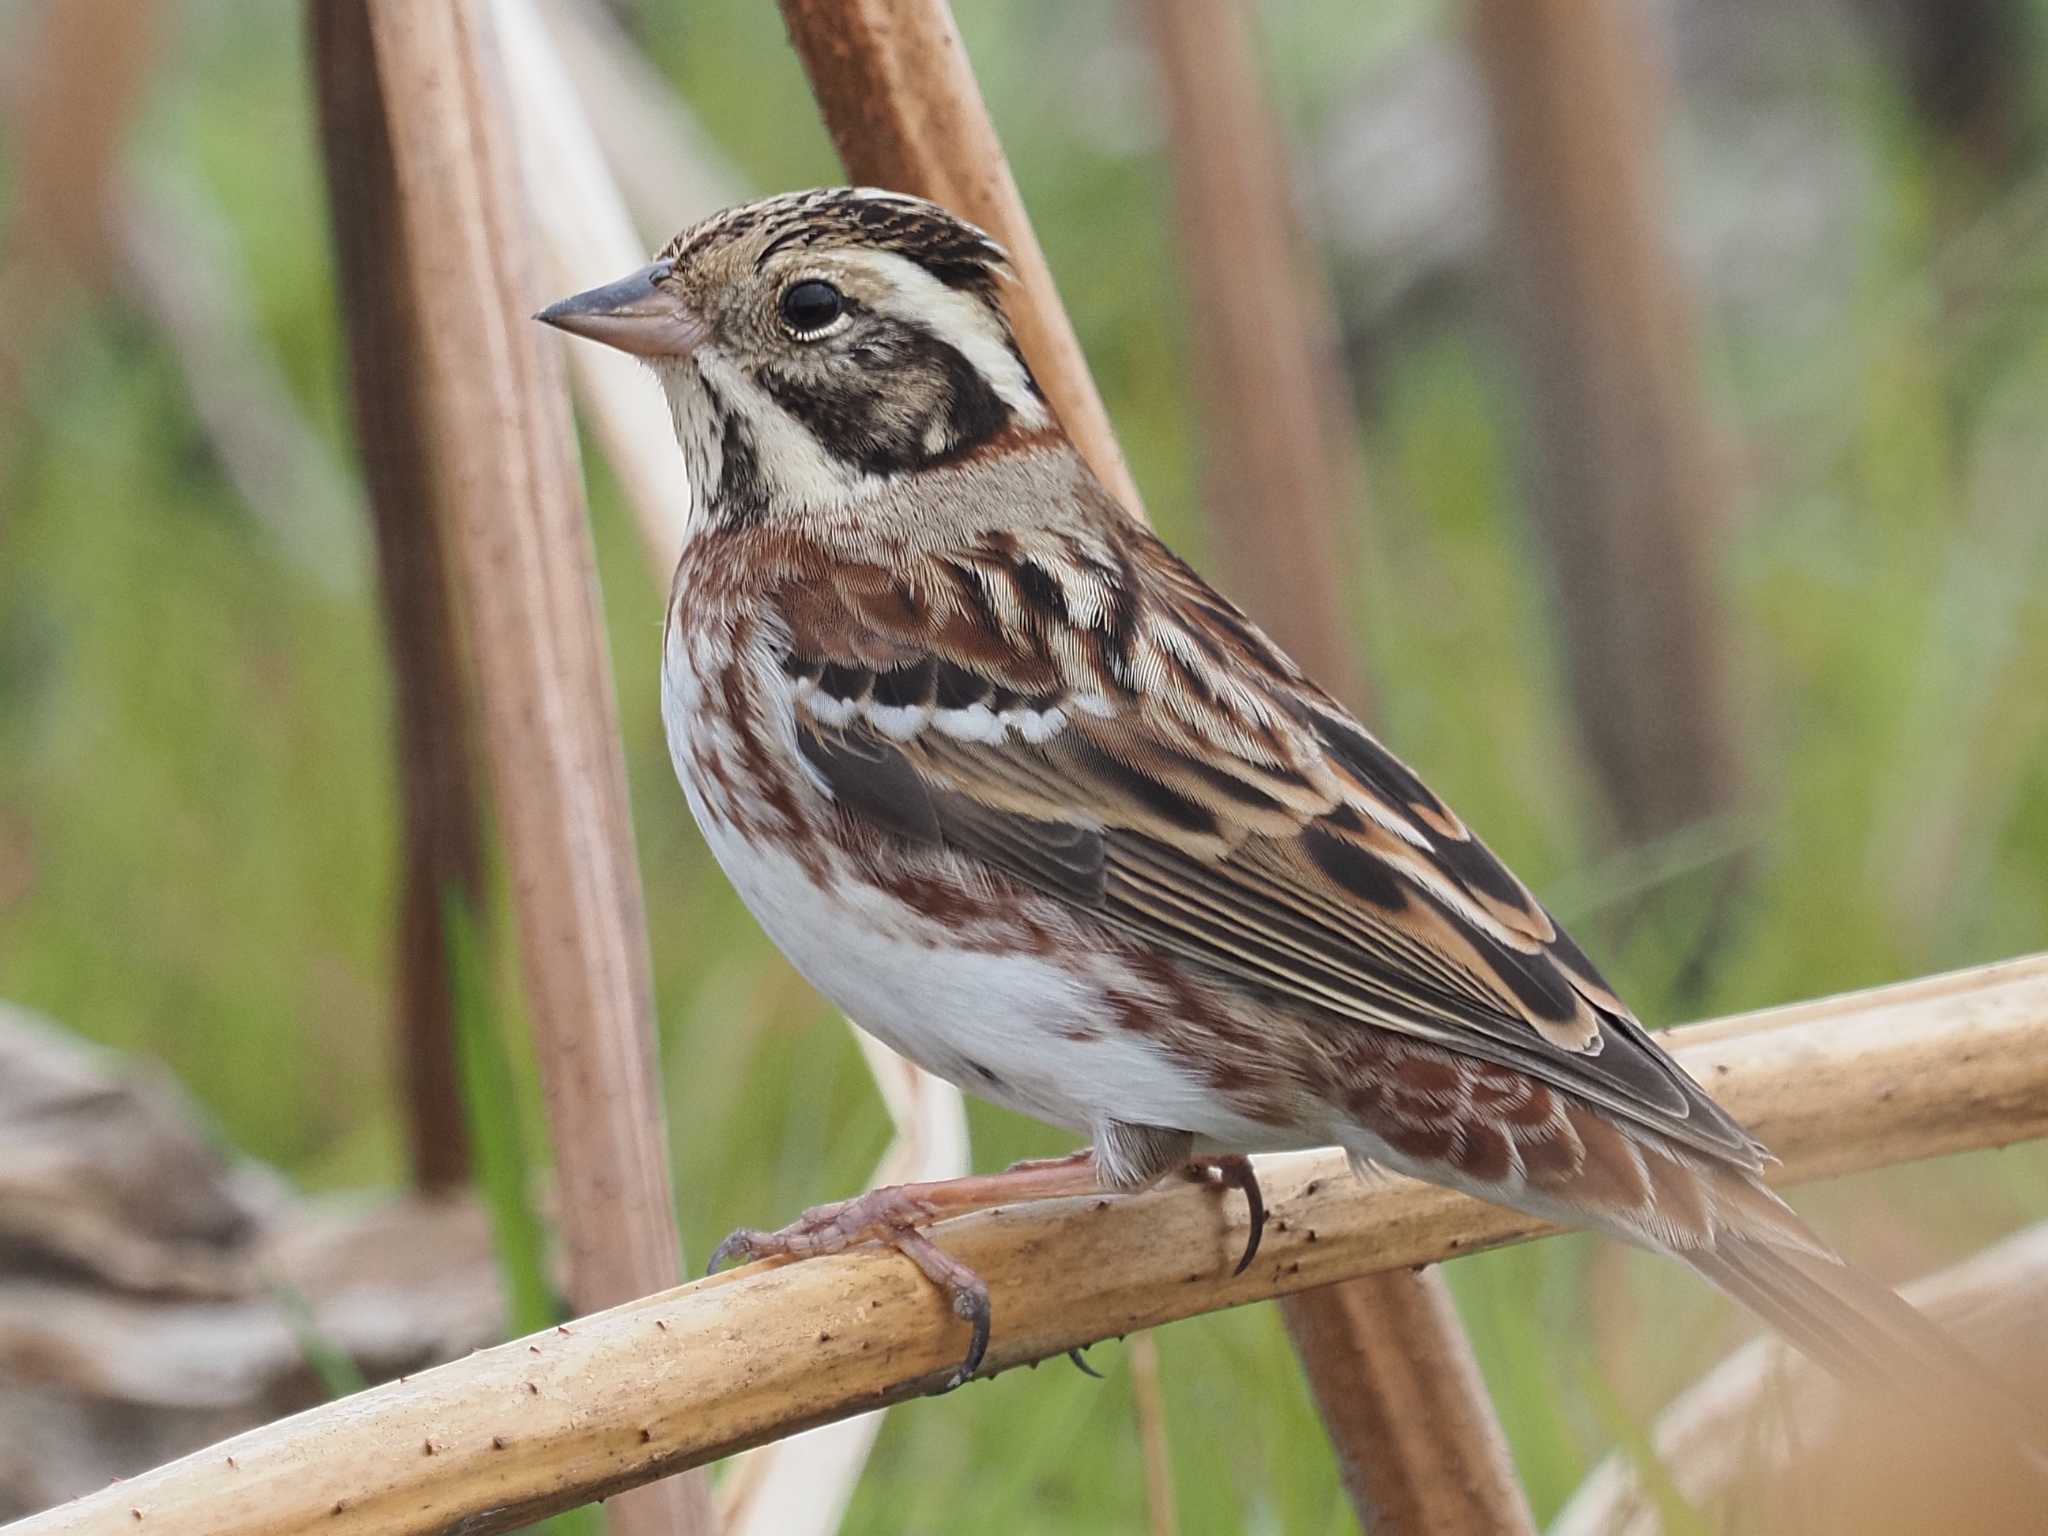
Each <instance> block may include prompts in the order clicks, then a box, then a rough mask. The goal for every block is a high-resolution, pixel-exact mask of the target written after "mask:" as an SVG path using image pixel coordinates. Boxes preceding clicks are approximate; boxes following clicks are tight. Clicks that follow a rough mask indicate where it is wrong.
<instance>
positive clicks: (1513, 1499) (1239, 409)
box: [1145, 0, 1534, 1536]
mask: <svg viewBox="0 0 2048 1536" xmlns="http://www.w3.org/2000/svg"><path fill="white" fill-rule="evenodd" d="M1145 10H1146V15H1147V19H1148V21H1149V23H1150V25H1151V31H1152V37H1153V41H1154V50H1155V52H1156V54H1157V56H1158V60H1159V70H1160V77H1161V80H1162V82H1163V84H1164V87H1165V99H1166V109H1167V124H1168V129H1169V133H1168V137H1169V140H1170V142H1171V146H1172V148H1171V158H1172V162H1173V167H1174V183H1175V187H1176V190H1177V194H1178V203H1179V208H1180V223H1181V232H1182V233H1181V240H1180V242H1179V249H1180V251H1181V253H1182V260H1183V262H1184V263H1185V264H1186V267H1187V272H1188V278H1189V285H1190V287H1191V288H1192V290H1193V299H1194V303H1193V304H1192V305H1191V306H1190V314H1191V316H1192V317H1193V318H1192V319H1191V321H1190V330H1191V333H1192V337H1193V341H1194V345H1195V354H1196V358H1197V362H1198V368H1197V376H1198V378H1199V380H1200V382H1201V386H1202V388H1201V397H1202V413H1203V432H1202V441H1203V444H1204V447H1205V453H1206V465H1207V470H1208V485H1207V487H1206V493H1207V494H1206V500H1207V502H1208V506H1209V520H1210V524H1211V526H1212V527H1213V528H1214V529H1215V532H1216V539H1217V543H1218V545H1219V547H1220V554H1221V558H1222V570H1223V573H1224V575H1225V576H1226V577H1227V578H1228V579H1229V581H1230V584H1231V586H1232V589H1233V591H1234V592H1235V593H1236V595H1237V596H1238V597H1239V599H1240V600H1241V601H1243V602H1244V604H1245V605H1246V607H1247V609H1248V610H1249V611H1250V613H1251V614H1252V616H1253V617H1254V618H1256V619H1258V620H1259V622H1260V623H1261V624H1263V625H1265V626H1266V627H1267V629H1268V630H1270V631H1271V632H1272V633H1273V634H1274V635H1276V636H1277V637H1278V638H1279V639H1280V641H1281V642H1282V643H1283V644H1284V645H1286V646H1287V648H1288V649H1289V650H1290V651H1292V652H1293V653H1294V656H1295V658H1296V659H1297V660H1298V661H1300V662H1301V663H1302V664H1303V665H1304V666H1306V667H1307V668H1308V669H1309V671H1310V672H1311V673H1312V674H1313V675H1314V676H1315V677H1316V679H1317V680H1318V681H1320V682H1321V683H1322V684H1323V685H1324V686H1325V687H1328V688H1331V689H1334V690H1336V691H1337V692H1338V693H1339V695H1340V696H1343V697H1348V698H1349V699H1350V701H1351V702H1352V703H1353V704H1355V705H1358V706H1360V707H1363V704H1364V702H1365V701H1364V699H1363V698H1362V696H1361V695H1362V693H1363V689H1362V688H1361V686H1360V682H1361V679H1362V677H1363V675H1364V672H1365V668H1364V667H1363V666H1362V665H1360V663H1359V660H1358V652H1357V649H1356V644H1355V641H1354V637H1353V636H1352V635H1351V633H1350V629H1349V626H1348V625H1347V624H1346V623H1345V621H1344V612H1345V603H1344V595H1343V594H1344V577H1343V572H1344V570H1345V567H1346V565H1347V563H1348V562H1346V561H1344V560H1342V559H1341V558H1340V557H1339V551H1340V549H1341V548H1342V546H1343V544H1344V543H1345V542H1346V541H1345V539H1344V537H1343V529H1344V526H1345V523H1346V520H1347V517H1349V516H1352V515H1354V514H1353V511H1352V509H1354V508H1357V507H1361V506H1362V504H1363V495H1362V488H1363V477H1362V475H1361V474H1360V471H1359V465H1358V463H1357V461H1356V456H1355V450H1354V449H1353V447H1352V440H1351V434H1352V431H1353V430H1354V429H1353V427H1352V424H1351V419H1350V411H1349V409H1348V407H1347V403H1346V402H1347V392H1346V389H1345V385H1344V379H1343V376H1342V374H1341V372H1340V371H1339V370H1338V368H1337V367H1336V365H1335V324H1334V321H1333V319H1332V311H1333V308H1334V305H1333V303H1332V301H1331V299H1330V297H1329V294H1328V292H1327V291H1326V289H1325V286H1324V283H1323V279H1322V275H1321V273H1320V272H1319V271H1317V270H1316V268H1315V266H1314V264H1313V263H1312V262H1311V261H1310V260H1309V259H1308V256H1307V252H1306V251H1305V249H1304V246H1305V244H1306V242H1305V240H1304V239H1303V237H1302V234H1301V232H1300V230H1299V228H1298V225H1297V220H1296V217H1295V211H1294V207H1293V203H1292V199H1291V198H1290V196H1289V185H1290V177H1289V175H1288V167H1287V157H1286V153H1285V151H1284V148H1283V146H1282V141H1281V134H1280V130H1279V126H1278V124H1277V123H1276V122H1275V121H1274V118H1273V114H1272V112H1271V111H1270V109H1269V108H1268V106H1267V104H1266V101H1265V97H1264V91H1263V89H1262V87H1261V84H1260V81H1259V70H1258V61H1257V52H1256V48H1255V46H1254V38H1253V34H1252V24H1251V16H1250V14H1249V11H1248V9H1247V8H1246V6H1245V4H1244V3H1243V0H1148V3H1147V4H1146V7H1145ZM1280 1308H1281V1313H1282V1316H1283V1317H1284V1318H1285V1319H1286V1323H1287V1332H1288V1336H1289V1338H1291V1339H1292V1340H1293V1342H1294V1348H1295V1353H1296V1354H1297V1355H1299V1356H1300V1358H1301V1363H1302V1369H1303V1371H1304V1372H1305V1373H1306V1375H1307V1377H1308V1382H1309V1386H1310V1389H1311V1390H1312V1391H1313V1392H1314V1394H1315V1399H1316V1406H1317V1408H1318V1409H1319V1410H1320V1412H1321V1414H1322V1419H1323V1425H1324V1428H1325V1429H1326V1430H1327V1431H1328V1433H1329V1436H1330V1444H1331V1447H1332V1449H1333V1450H1334V1451H1335V1452H1336V1456H1337V1464H1338V1467H1339V1469H1340V1471H1341V1473H1342V1476H1343V1480H1344V1486H1345V1490H1346V1491H1347V1492H1348V1493H1349V1495H1350V1497H1351V1502H1352V1506H1353V1508H1354V1509H1356V1510H1357V1512H1358V1517H1359V1521H1360V1523H1361V1524H1362V1525H1364V1527H1365V1528H1366V1529H1367V1530H1369V1531H1385V1532H1395V1531H1490V1532H1496V1533H1499V1536H1511V1533H1515V1532H1530V1531H1533V1529H1534V1524H1533V1517H1532V1516H1531V1514H1530V1511H1529V1504H1528V1500H1527V1498H1526V1497H1525V1496H1524V1494H1523V1492H1522V1486H1521V1483H1520V1481H1519V1480H1518V1479H1517V1478H1516V1476H1515V1468H1514V1462H1513V1460H1512V1459H1511V1458H1510V1456H1509V1454H1508V1444H1507V1436H1506V1434H1505V1433H1504V1432H1503V1430H1502V1429H1501V1426H1500V1422H1499V1420H1498V1418H1497V1416H1496V1415H1495V1413H1494V1411H1493V1403H1492V1400H1491V1399H1490V1398H1489V1397H1488V1396H1487V1393H1486V1383H1485V1381H1484V1380H1483V1379H1482V1378H1481V1376H1480V1374H1479V1365H1478V1362H1477V1361H1476V1360H1475V1359H1474V1358H1473V1355H1472V1348H1471V1344H1470V1342H1469V1341H1468V1340H1467V1339H1466V1337H1465V1334H1464V1330H1463V1329H1462V1328H1461V1327H1460V1325H1459V1322H1458V1313H1457V1308H1456V1306H1455V1305H1454V1304H1453V1303H1452V1301H1451V1296H1450V1292H1449V1290H1448V1288H1447V1287H1446V1286H1445V1285H1444V1282H1443V1277H1442V1276H1441V1275H1437V1274H1426V1273H1425V1274H1415V1273H1410V1272H1407V1271H1396V1272H1392V1273H1387V1274H1378V1275H1368V1276H1363V1277H1361V1278H1359V1279H1356V1280H1350V1281H1346V1282H1345V1283H1344V1284H1342V1285H1333V1286H1326V1287H1323V1288H1322V1289H1320V1290H1313V1291H1304V1292H1302V1293H1301V1294H1299V1295H1295V1296H1286V1297H1282V1298H1281V1302H1280Z"/></svg>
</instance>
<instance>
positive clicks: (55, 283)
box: [0, 0, 167, 413]
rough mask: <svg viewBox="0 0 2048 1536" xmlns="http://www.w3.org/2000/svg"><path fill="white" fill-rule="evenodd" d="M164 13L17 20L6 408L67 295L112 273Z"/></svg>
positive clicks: (0, 272)
mask: <svg viewBox="0 0 2048 1536" xmlns="http://www.w3.org/2000/svg"><path fill="white" fill-rule="evenodd" d="M17 9H19V8H17ZM164 9H165V7H164V6H163V4H162V3H161V0H49V3H47V4H45V5H43V6H41V7H40V8H39V11H40V14H33V15H28V16H25V17H24V19H23V20H22V21H21V22H20V23H19V24H18V25H17V27H16V41H15V47H16V48H17V49H18V50H19V53H20V57H21V58H22V59H24V60H25V61H26V66H25V67H24V68H23V69H22V70H21V75H20V82H21V83H20V85H19V87H18V89H16V90H14V91H12V92H9V93H8V96H9V97H10V98H11V99H9V100H6V101H4V102H0V106H4V107H5V108H6V109H7V122H6V124H5V127H6V130H7V137H8V149H9V156H8V158H9V174H8V193H9V205H10V206H9V213H10V217H9V219H8V221H7V228H6V231H5V236H4V239H0V310H4V311H5V313H6V314H7V316H8V324H7V325H6V327H5V328H4V330H0V411H5V412H9V413H11V411H12V410H13V409H14V408H15V407H17V406H19V405H20V404H21V403H22V400H23V399H24V397H25V394H26V390H27V384H26V376H27V375H28V373H29V371H30V370H31V369H32V368H33V367H34V366H35V363H36V359H37V353H38V351H39V350H40V348H41V347H42V346H43V344H44V342H45V340H46V339H47V338H48V336H49V335H50V333H51V332H52V330H53V327H54V326H55V325H56V324H57V323H59V322H60V321H61V320H62V319H63V318H64V316H65V314H66V312H67V310H68V309H69V308H70V304H69V303H68V302H67V301H68V300H70V299H71V298H72V296H73V295H74V294H77V293H81V292H90V291H94V290H103V289H104V288H105V287H106V286H107V285H108V283H109V282H111V281H112V280H113V278H114V277H115V275H116V270H117V259H116V253H115V251H114V250H113V248H112V246H111V243H110V242H109V241H108V239H107V228H106V224H107V218H108V215H109V213H110V211H111V209H112V208H113V205H114V197H115V194H116V190H117V186H118V182H119V176H118V171H119V165H120V154H121V149H122V147H123V145H124V144H126V142H127V135H128V130H129V126H130V124H131V123H132V122H133V121H134V118H135V115H136V113H137V111H138V110H139V109H140V108H141V105H142V102H143V98H144V94H145V92H146V91H147V90H148V87H149V79H150V72H151V70H152V69H153V68H154V67H155V64H156V60H157V56H158V54H159V52H160V49H161V44H162V40H163V36H164V33H165V31H166V30H167V29H166V27H165V24H164V20H163V15H162V12H163V11H164Z"/></svg>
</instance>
